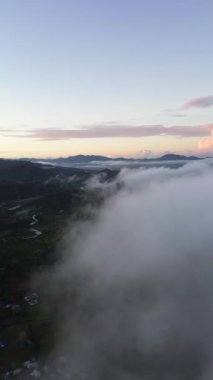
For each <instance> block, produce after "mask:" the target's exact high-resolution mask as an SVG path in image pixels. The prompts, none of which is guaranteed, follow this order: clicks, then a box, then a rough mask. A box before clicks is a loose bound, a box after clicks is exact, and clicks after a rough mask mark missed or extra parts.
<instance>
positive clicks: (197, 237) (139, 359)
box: [48, 162, 213, 380]
mask: <svg viewBox="0 0 213 380" xmlns="http://www.w3.org/2000/svg"><path fill="white" fill-rule="evenodd" d="M118 185H119V186H118ZM90 186H93V187H99V186H100V187H101V189H102V191H103V192H105V191H106V194H107V198H106V201H105V202H104V205H103V206H102V208H101V210H100V211H99V212H98V214H97V215H96V218H95V221H94V218H93V221H92V222H91V223H85V224H82V225H79V226H76V231H74V227H73V226H71V227H70V231H69V232H68V234H67V239H66V240H67V248H66V249H65V250H64V251H63V253H62V261H61V263H60V264H59V265H58V266H57V268H55V270H54V271H53V272H52V273H51V276H50V280H49V281H50V284H49V288H50V289H49V291H48V297H49V299H50V300H51V302H55V309H58V310H59V312H58V317H57V320H58V323H57V328H56V330H57V334H56V336H57V338H56V342H55V347H54V348H53V352H52V354H51V355H50V358H49V359H48V360H49V366H50V367H51V366H54V360H55V359H54V358H55V357H60V358H61V360H62V361H63V365H62V369H60V376H59V377H58V378H60V379H62V380H63V379H66V378H67V379H85V380H102V379H104V380H105V379H106V380H120V379H122V380H127V379H128V380H129V379H131V380H139V379H142V380H197V379H198V380H212V378H213V327H212V321H213V296H212V291H213V265H212V264H213V170H212V167H211V166H210V165H209V164H208V163H206V162H196V163H188V164H187V165H185V166H184V167H182V168H179V169H176V170H172V169H169V168H155V169H154V168H153V169H148V170H144V169H132V170H128V169H124V170H123V171H121V173H120V174H119V176H118V177H117V179H116V180H115V182H114V183H110V184H105V185H103V184H99V183H98V179H97V178H95V179H94V180H93V181H92V182H91V183H90ZM118 188H119V189H120V190H117V189H118ZM109 194H110V196H109ZM74 235H75V236H77V238H76V242H75V244H74V246H73V236H74Z"/></svg>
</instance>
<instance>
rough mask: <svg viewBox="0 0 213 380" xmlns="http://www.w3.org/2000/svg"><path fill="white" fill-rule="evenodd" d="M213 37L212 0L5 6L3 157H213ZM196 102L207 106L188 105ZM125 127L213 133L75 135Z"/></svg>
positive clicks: (0, 111)
mask: <svg viewBox="0 0 213 380" xmlns="http://www.w3.org/2000/svg"><path fill="white" fill-rule="evenodd" d="M212 36H213V1H212V0H202V1H201V0H172V1H171V0H84V1H83V0H75V1H73V0H66V1H65V0H60V1H59V0H57V1H56V0H19V1H17V0H13V1H12V0H6V1H2V2H1V3H0V51H1V60H0V83H1V86H0V155H1V156H13V157H15V156H17V157H18V156H23V155H32V156H39V155H40V156H57V155H66V154H76V153H90V154H91V153H93V152H94V153H95V154H96V153H99V154H101V153H103V154H109V155H119V154H121V153H122V154H124V155H140V154H143V152H146V151H152V152H153V153H158V152H161V151H162V152H163V151H173V150H175V151H196V150H199V149H200V148H199V147H201V152H200V153H203V152H202V149H203V148H202V146H205V147H207V148H208V149H207V150H211V149H212V148H213V144H212V140H211V134H212V133H211V131H212V130H213V124H212V123H213V117H212V116H213V115H212V111H213V107H212V106H213V101H212V100H211V99H212V98H211V96H212V94H213V74H212V67H213V48H212ZM192 99H198V100H199V99H204V103H205V102H206V103H205V104H204V103H202V102H201V103H202V104H204V106H200V104H201V103H199V101H198V103H196V102H195V104H194V105H193V106H190V107H188V108H187V107H182V106H183V105H184V104H185V103H187V102H190V101H191V100H192ZM196 104H197V105H196ZM175 115H176V116H175ZM118 125H119V127H121V128H123V127H125V128H130V129H131V127H133V128H134V127H135V126H139V127H142V126H149V125H150V126H153V125H163V126H164V127H166V128H171V127H174V126H181V127H185V126H186V127H188V126H191V127H195V128H197V127H198V126H204V130H205V131H206V129H205V128H206V125H208V126H210V127H209V129H208V131H209V133H208V134H206V132H204V134H203V135H202V133H201V134H199V136H194V135H193V134H192V135H193V136H191V137H189V136H187V137H186V136H185V135H184V136H181V137H180V136H178V135H177V136H176V135H174V136H173V135H172V136H171V135H170V134H169V133H168V134H167V133H166V134H164V133H163V135H159V134H158V133H156V135H155V134H154V135H153V134H152V135H151V136H147V135H146V136H144V133H142V135H140V136H137V137H136V136H135V135H134V133H133V136H131V131H130V136H128V137H126V134H125V133H124V136H122V133H121V131H120V132H119V135H118V136H117V135H116V134H115V136H114V135H113V133H109V134H110V136H106V133H105V134H104V135H103V136H100V133H97V135H98V137H97V135H95V134H94V133H93V134H92V137H91V136H90V138H86V137H85V136H83V137H77V138H76V137H73V134H72V131H73V130H76V129H80V130H81V129H82V128H84V129H85V128H87V129H88V130H89V131H90V130H91V129H92V128H93V129H94V127H95V128H96V130H97V128H99V127H100V130H101V128H102V129H103V126H105V127H107V128H108V126H109V128H110V131H111V130H112V128H115V129H114V131H116V128H117V127H118ZM211 128H212V129H211ZM55 130H57V133H55ZM67 130H68V131H70V133H64V132H63V131H67ZM125 130H126V129H125ZM60 131H62V134H60ZM199 133H200V132H199ZM44 135H45V136H46V137H45V139H44V138H43V136H44ZM47 136H50V138H49V137H48V138H47ZM54 136H57V138H55V137H54ZM58 136H60V138H58ZM63 136H66V138H63ZM205 149H206V148H205Z"/></svg>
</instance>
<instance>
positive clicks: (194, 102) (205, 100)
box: [180, 95, 213, 110]
mask: <svg viewBox="0 0 213 380" xmlns="http://www.w3.org/2000/svg"><path fill="white" fill-rule="evenodd" d="M212 106H213V95H209V96H204V97H202V98H195V99H191V100H189V101H188V102H186V103H184V104H183V105H182V106H181V107H180V109H182V110H187V109H189V108H193V107H198V108H209V107H212Z"/></svg>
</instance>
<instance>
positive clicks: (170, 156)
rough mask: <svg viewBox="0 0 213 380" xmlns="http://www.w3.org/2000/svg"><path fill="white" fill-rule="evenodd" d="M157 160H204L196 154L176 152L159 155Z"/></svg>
mask: <svg viewBox="0 0 213 380" xmlns="http://www.w3.org/2000/svg"><path fill="white" fill-rule="evenodd" d="M157 160H160V161H176V160H177V161H180V160H184V161H185V160H187V161H189V160H202V158H200V157H196V156H183V155H180V154H174V153H169V154H164V155H163V156H161V157H159V158H158V159H157Z"/></svg>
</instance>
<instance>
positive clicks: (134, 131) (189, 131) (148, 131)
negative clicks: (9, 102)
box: [16, 124, 213, 141]
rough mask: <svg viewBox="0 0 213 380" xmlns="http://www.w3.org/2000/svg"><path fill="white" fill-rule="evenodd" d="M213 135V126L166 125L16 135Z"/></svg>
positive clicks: (45, 138) (49, 137)
mask: <svg viewBox="0 0 213 380" xmlns="http://www.w3.org/2000/svg"><path fill="white" fill-rule="evenodd" d="M212 134H213V124H207V125H196V126H171V127H165V126H164V125H142V126H126V125H123V126H122V125H117V124H116V125H99V126H88V127H83V128H80V129H51V128H41V129H33V130H30V131H29V132H27V133H26V132H25V133H23V131H22V132H21V134H19V135H18V134H16V137H25V138H26V137H28V138H33V139H37V140H41V141H51V140H52V141H56V140H66V139H92V138H116V137H118V138H125V137H128V138H135V137H151V136H177V137H208V136H211V135H212Z"/></svg>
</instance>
